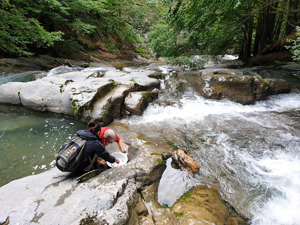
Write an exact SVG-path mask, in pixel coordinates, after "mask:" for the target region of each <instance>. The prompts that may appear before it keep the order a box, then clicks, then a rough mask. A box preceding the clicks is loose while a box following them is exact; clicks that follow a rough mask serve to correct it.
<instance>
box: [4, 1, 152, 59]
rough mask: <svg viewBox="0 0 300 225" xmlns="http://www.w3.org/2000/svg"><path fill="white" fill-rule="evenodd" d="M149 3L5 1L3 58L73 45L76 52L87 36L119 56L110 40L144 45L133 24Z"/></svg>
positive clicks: (120, 43) (120, 44)
mask: <svg viewBox="0 0 300 225" xmlns="http://www.w3.org/2000/svg"><path fill="white" fill-rule="evenodd" d="M145 2H148V1H146V0H73V1H69V0H47V1H45V0H26V1H23V0H1V1H0V34H1V36H0V54H2V55H31V54H33V52H34V51H35V50H36V49H38V48H49V47H52V46H54V45H55V48H57V47H58V46H64V44H66V45H67V46H69V44H70V43H73V49H74V48H77V47H78V45H79V43H81V44H85V43H84V42H82V41H79V40H78V38H80V37H83V36H86V37H87V38H88V39H89V40H96V39H100V40H101V41H102V42H105V43H106V45H107V49H108V51H109V52H111V53H115V54H117V53H119V50H118V48H117V47H116V44H113V43H111V42H110V41H109V40H111V39H110V37H113V38H114V40H115V41H116V42H117V43H119V46H122V44H123V43H142V41H141V39H140V38H139V36H138V35H137V34H136V33H135V32H134V28H133V26H131V25H130V21H133V20H136V19H134V18H133V17H135V15H136V13H137V12H138V11H139V8H140V7H141V6H143V5H144V4H142V3H145ZM146 6H147V4H145V7H146ZM147 7H148V6H147ZM147 7H146V8H147ZM143 8H144V6H143ZM136 21H138V20H136ZM142 23H144V22H142V21H140V24H142ZM70 40H71V41H70ZM67 42H68V43H67ZM55 43H56V44H55ZM114 43H115V42H114ZM120 48H121V47H120ZM77 50H79V49H77ZM55 51H56V50H55Z"/></svg>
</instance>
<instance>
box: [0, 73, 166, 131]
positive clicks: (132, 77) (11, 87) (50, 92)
mask: <svg viewBox="0 0 300 225" xmlns="http://www.w3.org/2000/svg"><path fill="white" fill-rule="evenodd" d="M156 73H157V72H155V71H144V72H131V73H127V72H121V71H116V70H113V71H107V72H101V73H97V71H96V72H95V71H93V72H92V71H89V70H86V71H75V72H65V73H59V74H54V75H51V76H47V77H44V78H42V79H39V80H35V81H31V82H27V83H21V82H10V83H6V84H2V85H0V103H6V104H7V103H8V104H17V105H23V106H25V107H28V108H31V109H34V110H39V111H51V112H55V113H62V114H67V115H73V116H76V117H77V118H79V119H81V120H82V121H85V122H87V121H88V120H91V119H93V120H96V121H97V122H100V123H102V125H107V124H108V123H110V122H111V121H112V120H113V119H116V118H120V117H122V115H123V114H124V113H125V107H124V99H125V97H126V96H127V95H128V93H130V92H133V91H151V90H152V89H155V88H160V81H159V80H158V79H155V78H151V77H150V76H151V74H156Z"/></svg>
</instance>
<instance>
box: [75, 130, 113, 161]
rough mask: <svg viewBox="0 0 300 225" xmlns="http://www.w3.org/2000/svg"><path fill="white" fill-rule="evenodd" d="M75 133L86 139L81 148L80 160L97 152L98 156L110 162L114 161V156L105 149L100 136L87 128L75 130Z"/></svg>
mask: <svg viewBox="0 0 300 225" xmlns="http://www.w3.org/2000/svg"><path fill="white" fill-rule="evenodd" d="M76 134H77V135H78V136H79V137H81V138H82V139H84V140H87V142H86V145H85V148H84V150H83V154H82V160H85V159H87V158H88V157H89V156H91V158H93V157H94V155H95V154H97V155H98V156H99V157H101V158H102V159H104V160H105V161H108V162H110V163H114V162H115V161H116V159H115V157H114V156H112V155H110V154H109V153H108V152H107V151H106V150H105V148H104V146H103V144H102V142H101V140H100V138H99V137H98V136H97V135H95V134H93V133H91V132H90V131H88V130H79V131H77V132H76ZM87 161H88V160H87Z"/></svg>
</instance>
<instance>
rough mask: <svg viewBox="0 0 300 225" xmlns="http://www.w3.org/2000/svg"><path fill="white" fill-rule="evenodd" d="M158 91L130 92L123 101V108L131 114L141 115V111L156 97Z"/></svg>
mask: <svg viewBox="0 0 300 225" xmlns="http://www.w3.org/2000/svg"><path fill="white" fill-rule="evenodd" d="M157 97H158V92H157V91H154V92H148V91H141V92H130V93H129V94H128V95H127V96H126V98H125V101H124V104H125V108H126V110H127V111H129V112H130V113H131V114H132V115H142V113H143V112H144V111H145V109H146V108H147V106H148V104H149V103H150V102H152V101H153V100H154V99H157Z"/></svg>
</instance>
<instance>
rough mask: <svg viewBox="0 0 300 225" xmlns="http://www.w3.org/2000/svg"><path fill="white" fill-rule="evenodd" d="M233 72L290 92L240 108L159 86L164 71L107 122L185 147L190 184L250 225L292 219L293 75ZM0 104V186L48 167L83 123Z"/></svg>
mask: <svg viewBox="0 0 300 225" xmlns="http://www.w3.org/2000/svg"><path fill="white" fill-rule="evenodd" d="M127 70H130V68H129V69H128V68H127ZM241 70H243V71H244V72H245V71H247V73H248V74H253V75H255V74H257V73H260V74H261V76H262V77H263V78H266V77H275V78H283V79H286V80H288V81H289V82H290V83H291V85H292V92H291V93H289V94H280V95H276V96H271V97H269V98H268V99H267V100H265V101H260V102H257V103H255V104H254V105H248V106H243V105H241V104H238V103H234V102H230V101H228V100H221V101H217V100H208V99H204V98H203V97H201V96H200V95H198V94H197V93H195V92H194V91H193V90H192V89H186V90H185V91H177V90H172V91H171V90H167V89H165V88H164V87H165V85H164V83H166V82H172V76H167V81H162V91H161V93H160V95H159V99H158V100H157V101H155V102H153V103H152V104H151V105H150V106H149V107H148V108H147V109H146V111H145V112H144V114H143V115H142V116H133V117H130V118H126V119H121V120H117V121H115V122H114V123H121V124H125V125H126V126H127V127H128V128H129V129H130V130H131V131H134V132H137V133H139V134H141V135H143V136H144V137H146V138H148V139H150V140H152V141H155V142H156V143H158V144H159V143H166V142H167V143H168V144H169V145H170V149H171V148H174V149H176V148H178V147H185V148H187V149H188V150H189V151H190V152H191V155H192V156H193V158H194V159H195V160H196V161H197V162H198V163H199V165H200V176H198V177H197V178H196V179H197V181H196V182H195V180H193V182H195V183H197V184H202V185H206V186H208V187H213V188H216V189H217V190H219V191H220V193H221V195H222V197H223V198H224V199H225V200H226V201H227V202H229V203H230V204H231V205H232V206H233V207H234V208H235V209H236V210H237V211H238V212H240V213H241V214H242V215H244V216H245V217H248V218H250V219H251V222H252V224H257V225H265V224H272V225H274V224H275V225H282V224H285V225H296V224H300V214H299V209H300V192H299V190H300V154H299V152H300V123H299V122H300V91H299V90H300V88H299V84H300V78H298V77H297V76H295V75H293V73H294V72H293V71H287V70H282V69H278V68H272V67H269V68H246V69H241ZM262 71H263V72H262ZM245 73H246V72H245ZM0 107H1V109H0V124H1V126H0V127H1V128H0V139H1V149H0V151H1V157H0V160H1V163H0V165H1V167H0V173H1V182H2V183H1V185H3V184H5V183H7V182H9V181H10V180H13V179H17V178H19V177H22V176H26V175H28V174H31V173H38V172H41V171H43V170H45V169H48V168H51V167H53V166H54V165H53V157H54V155H55V153H56V152H57V151H58V148H59V146H60V144H61V143H62V140H64V139H66V137H68V136H70V135H72V134H73V133H74V132H75V131H76V130H77V129H79V128H80V129H82V127H84V124H82V123H81V122H79V121H76V120H74V119H72V118H69V117H65V116H60V115H54V114H51V113H36V112H32V111H30V110H25V109H23V108H20V107H12V106H0ZM28 164H30V165H29V166H28ZM25 168H26V169H25ZM23 170H24V171H25V170H27V173H25V172H23ZM3 176H4V180H5V181H3V179H2V177H3Z"/></svg>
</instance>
